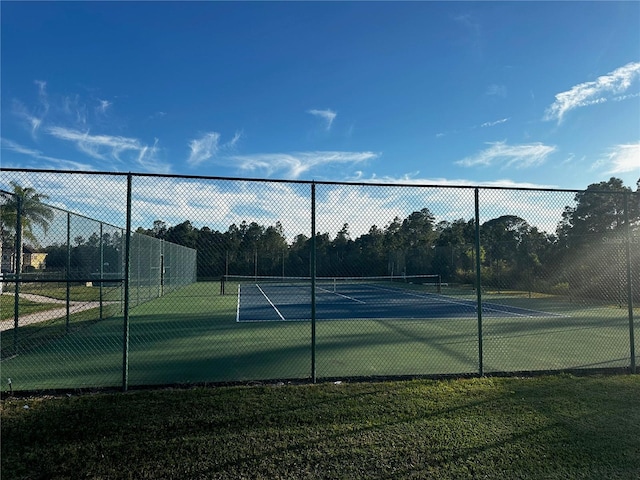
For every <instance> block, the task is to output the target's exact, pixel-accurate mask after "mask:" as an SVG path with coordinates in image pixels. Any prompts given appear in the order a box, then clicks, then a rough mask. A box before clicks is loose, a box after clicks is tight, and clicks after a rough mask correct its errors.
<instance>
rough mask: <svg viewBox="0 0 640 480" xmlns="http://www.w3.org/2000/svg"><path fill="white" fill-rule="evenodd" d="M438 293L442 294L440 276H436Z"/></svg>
mask: <svg viewBox="0 0 640 480" xmlns="http://www.w3.org/2000/svg"><path fill="white" fill-rule="evenodd" d="M438 293H442V275H438Z"/></svg>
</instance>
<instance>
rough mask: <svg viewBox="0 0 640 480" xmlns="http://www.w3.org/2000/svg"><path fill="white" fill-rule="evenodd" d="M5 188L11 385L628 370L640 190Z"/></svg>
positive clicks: (150, 179) (78, 181) (28, 178)
mask: <svg viewBox="0 0 640 480" xmlns="http://www.w3.org/2000/svg"><path fill="white" fill-rule="evenodd" d="M2 172H3V181H2V183H1V184H0V188H1V189H2V192H0V193H1V196H0V202H1V206H2V215H1V219H2V224H1V231H0V233H1V238H2V272H3V283H2V285H3V292H2V296H1V297H0V299H1V303H0V307H1V308H0V312H1V321H2V330H1V333H0V335H1V337H0V338H1V340H2V360H1V362H2V364H1V365H0V367H1V378H2V380H1V381H2V385H1V388H2V391H9V390H16V391H17V390H41V389H50V388H56V389H62V388H96V387H122V388H124V389H127V388H128V387H130V386H142V385H169V384H193V383H207V382H235V381H251V380H267V379H268V380H285V379H310V380H312V381H316V379H317V378H325V379H327V378H346V377H363V378H364V377H369V376H377V377H384V376H419V375H463V374H468V375H483V374H486V373H502V372H507V373H508V372H522V371H549V370H552V371H557V370H579V369H626V370H629V371H635V367H636V359H635V345H636V343H637V339H638V338H637V335H638V333H636V329H634V316H635V317H637V309H635V310H634V304H635V305H638V304H639V302H640V289H639V287H638V285H640V201H639V194H638V192H632V191H631V190H630V189H625V188H612V189H610V190H608V191H595V190H590V189H588V190H585V191H566V190H541V189H502V188H487V187H442V186H415V185H383V184H375V185H374V184H355V183H337V182H302V181H300V182H287V181H265V180H249V179H225V178H200V177H199V178H196V177H177V176H167V175H131V174H106V173H91V172H62V171H38V170H17V169H3V170H2Z"/></svg>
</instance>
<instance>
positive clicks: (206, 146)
mask: <svg viewBox="0 0 640 480" xmlns="http://www.w3.org/2000/svg"><path fill="white" fill-rule="evenodd" d="M219 141H220V134H219V133H217V132H210V133H206V134H205V135H204V136H202V137H201V138H199V139H194V140H191V141H190V142H189V149H190V150H191V152H190V153H189V158H188V160H187V163H188V164H189V165H191V166H196V165H200V164H201V163H202V162H204V161H205V160H209V159H210V158H211V157H213V156H214V155H215V154H216V153H217V152H218V142H219Z"/></svg>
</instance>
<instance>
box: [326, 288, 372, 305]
mask: <svg viewBox="0 0 640 480" xmlns="http://www.w3.org/2000/svg"><path fill="white" fill-rule="evenodd" d="M318 290H320V291H321V292H325V293H331V294H332V295H337V296H339V297H342V298H346V299H347V300H353V301H354V302H358V303H367V302H364V301H362V300H358V299H357V298H354V297H349V296H347V295H342V294H341V293H338V292H332V291H331V290H327V289H326V288H320V287H318Z"/></svg>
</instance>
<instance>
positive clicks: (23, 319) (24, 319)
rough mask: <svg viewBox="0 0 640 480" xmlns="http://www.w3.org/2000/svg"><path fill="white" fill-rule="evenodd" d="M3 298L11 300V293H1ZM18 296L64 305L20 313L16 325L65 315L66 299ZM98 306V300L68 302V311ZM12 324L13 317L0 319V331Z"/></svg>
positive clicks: (26, 294)
mask: <svg viewBox="0 0 640 480" xmlns="http://www.w3.org/2000/svg"><path fill="white" fill-rule="evenodd" d="M5 298H7V299H8V298H10V299H11V301H12V302H13V298H14V296H13V294H3V295H2V300H1V301H5V300H4V299H5ZM20 298H24V299H25V300H31V301H32V302H36V303H55V304H59V305H64V306H63V307H60V308H52V309H51V310H44V311H42V312H36V313H30V314H29V315H20V316H19V317H18V325H19V326H21V327H22V326H24V325H31V324H33V323H40V322H46V321H47V320H53V319H54V318H60V317H64V316H66V315H67V307H66V303H67V302H66V301H65V300H60V299H58V298H51V297H44V296H42V295H35V294H33V293H21V294H20ZM113 303H117V302H102V305H103V306H105V305H109V304H113ZM99 306H100V302H69V313H71V314H73V313H78V312H82V311H84V310H91V309H92V308H98V307H99ZM13 325H14V319H13V318H10V319H7V320H1V321H0V332H4V331H5V330H11V329H12V328H13Z"/></svg>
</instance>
